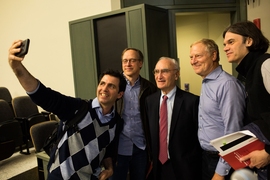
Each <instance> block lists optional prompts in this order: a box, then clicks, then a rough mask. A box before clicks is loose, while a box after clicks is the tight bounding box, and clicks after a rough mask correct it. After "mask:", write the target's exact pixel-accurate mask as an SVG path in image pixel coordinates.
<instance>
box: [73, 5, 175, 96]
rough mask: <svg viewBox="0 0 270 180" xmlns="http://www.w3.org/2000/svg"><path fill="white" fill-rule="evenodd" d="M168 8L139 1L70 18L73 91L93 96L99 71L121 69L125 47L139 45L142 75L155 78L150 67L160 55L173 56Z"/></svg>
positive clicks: (150, 78) (152, 79) (136, 46)
mask: <svg viewBox="0 0 270 180" xmlns="http://www.w3.org/2000/svg"><path fill="white" fill-rule="evenodd" d="M168 19H169V18H168V11H167V10H165V9H162V8H159V7H154V6H151V5H146V4H140V5H136V6H132V7H128V8H123V9H120V10H116V11H112V12H108V13H103V14H99V15H96V16H91V17H86V18H82V19H78V20H74V21H71V22H69V28H70V41H71V52H72V62H73V73H74V86H75V94H76V96H77V97H81V98H86V99H89V98H93V97H95V96H96V86H97V84H98V76H99V74H100V73H101V72H102V71H103V70H105V69H108V68H113V69H118V70H120V71H121V53H122V51H123V49H124V48H126V47H135V48H138V49H140V50H141V51H142V52H143V54H144V56H145V58H144V65H143V68H142V69H141V75H142V76H143V77H145V78H146V79H149V80H150V81H152V82H154V76H153V75H152V73H151V72H152V70H153V69H154V66H155V64H156V62H157V60H158V59H159V57H161V56H171V57H175V56H174V55H175V54H176V53H175V52H173V51H172V50H171V49H170V47H172V46H173V44H172V42H171V41H170V39H171V37H170V33H169V32H170V31H169V22H168Z"/></svg>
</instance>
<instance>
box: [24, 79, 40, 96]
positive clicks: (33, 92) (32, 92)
mask: <svg viewBox="0 0 270 180" xmlns="http://www.w3.org/2000/svg"><path fill="white" fill-rule="evenodd" d="M39 86H40V81H38V86H37V88H36V89H35V90H34V91H31V92H28V91H26V93H27V94H28V95H30V94H35V93H36V92H37V90H38V89H39Z"/></svg>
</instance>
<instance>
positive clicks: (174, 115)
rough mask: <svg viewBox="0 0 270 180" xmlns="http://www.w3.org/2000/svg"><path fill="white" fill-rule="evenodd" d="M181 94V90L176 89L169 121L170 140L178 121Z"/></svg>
mask: <svg viewBox="0 0 270 180" xmlns="http://www.w3.org/2000/svg"><path fill="white" fill-rule="evenodd" d="M182 96H183V94H182V92H181V90H180V89H179V88H178V87H177V89H176V93H175V99H174V105H173V111H172V119H171V129H170V139H171V137H172V135H173V133H174V130H175V127H176V124H177V121H179V118H178V117H179V114H180V109H181V106H182V103H183V98H182Z"/></svg>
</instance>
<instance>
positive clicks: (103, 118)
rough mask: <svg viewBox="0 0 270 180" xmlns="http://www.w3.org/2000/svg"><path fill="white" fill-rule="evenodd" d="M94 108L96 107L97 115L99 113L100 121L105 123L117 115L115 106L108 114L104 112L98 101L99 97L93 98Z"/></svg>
mask: <svg viewBox="0 0 270 180" xmlns="http://www.w3.org/2000/svg"><path fill="white" fill-rule="evenodd" d="M92 108H93V109H95V111H96V113H97V115H98V118H99V119H100V121H101V122H102V123H103V124H105V123H107V122H109V121H110V120H111V119H112V118H113V117H114V115H115V108H114V107H113V110H112V111H111V112H110V113H108V114H103V113H102V108H101V106H100V104H99V102H98V99H97V97H96V98H95V99H93V101H92Z"/></svg>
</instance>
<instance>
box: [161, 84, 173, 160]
mask: <svg viewBox="0 0 270 180" xmlns="http://www.w3.org/2000/svg"><path fill="white" fill-rule="evenodd" d="M175 93H176V86H175V87H174V88H173V89H172V90H171V91H170V92H169V93H168V94H163V93H162V91H161V96H160V106H159V107H161V103H162V101H163V96H164V95H166V96H167V97H168V99H167V112H168V118H167V119H168V134H167V149H168V146H169V137H170V136H169V135H170V129H171V122H172V111H173V104H174V99H175ZM159 121H160V120H159ZM168 158H170V155H169V150H168Z"/></svg>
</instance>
